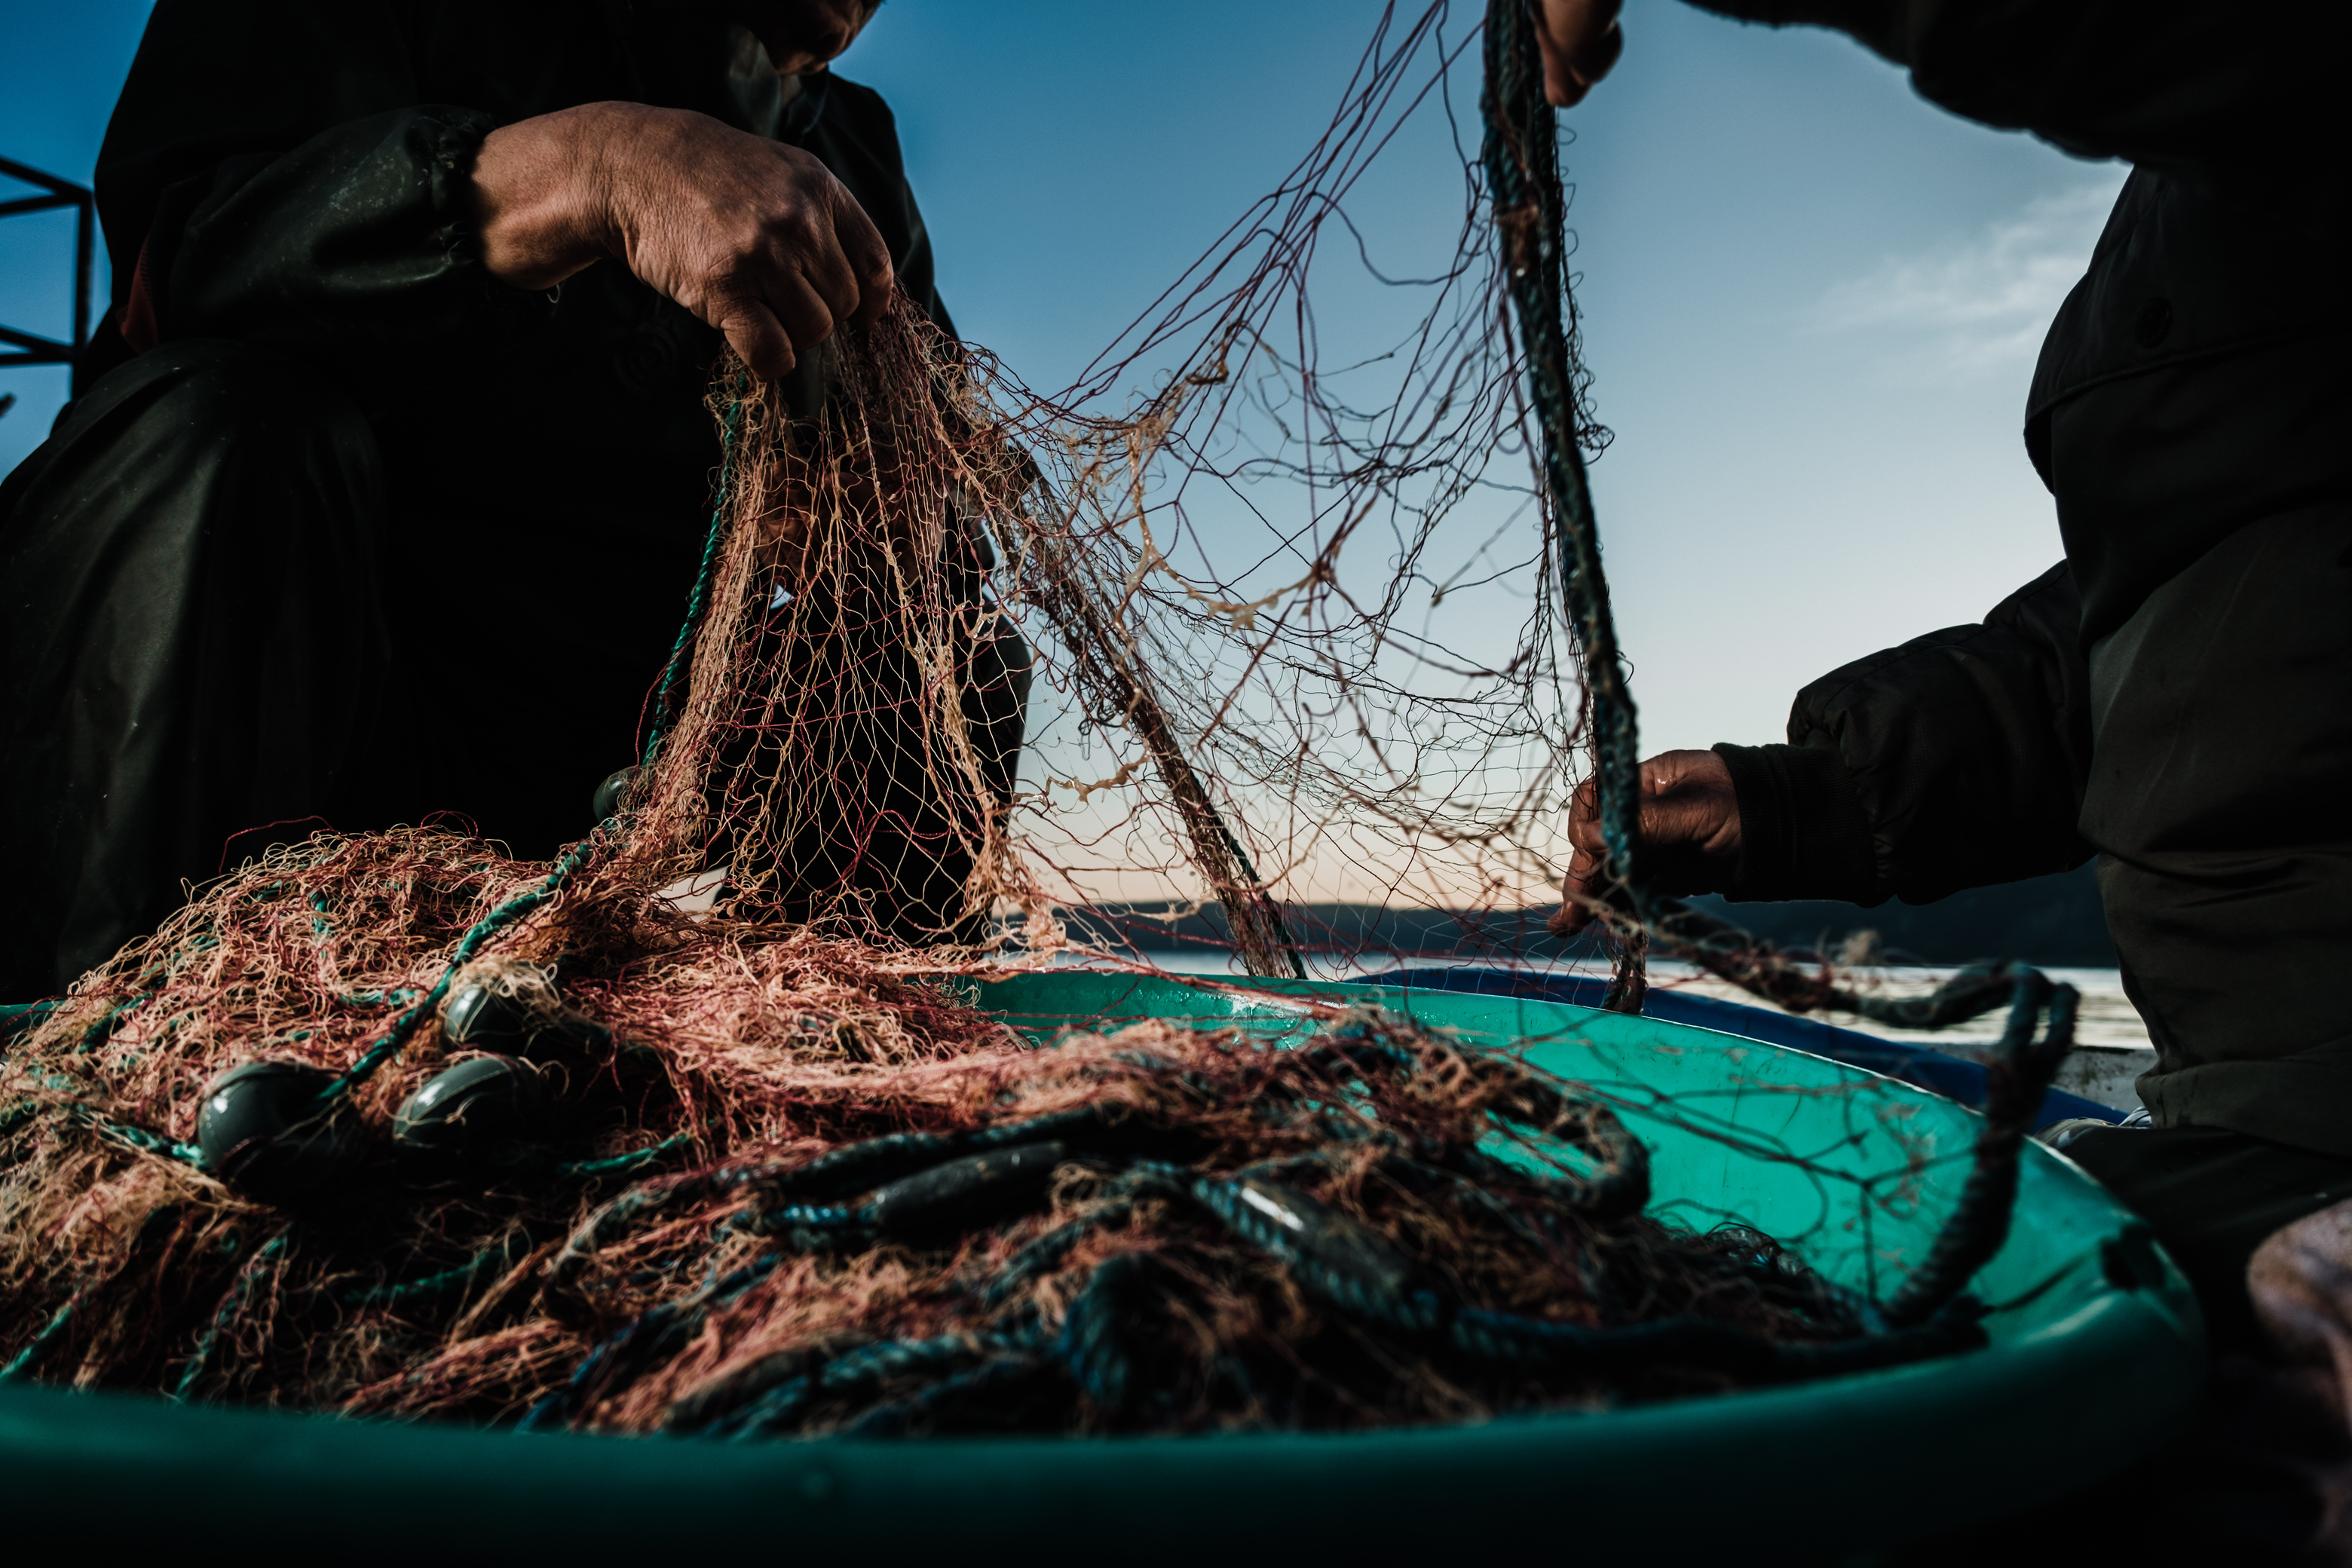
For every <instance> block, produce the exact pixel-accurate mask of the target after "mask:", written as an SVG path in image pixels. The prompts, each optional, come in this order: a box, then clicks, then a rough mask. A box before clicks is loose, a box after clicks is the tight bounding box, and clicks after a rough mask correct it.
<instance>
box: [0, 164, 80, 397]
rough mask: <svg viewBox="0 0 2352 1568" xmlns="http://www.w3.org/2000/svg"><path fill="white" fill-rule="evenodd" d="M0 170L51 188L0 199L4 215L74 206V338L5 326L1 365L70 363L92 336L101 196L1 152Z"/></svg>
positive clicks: (0, 343)
mask: <svg viewBox="0 0 2352 1568" xmlns="http://www.w3.org/2000/svg"><path fill="white" fill-rule="evenodd" d="M0 174H5V175H6V176H7V177H8V178H10V179H12V180H21V181H23V182H24V183H25V184H28V185H35V186H37V187H39V188H40V189H41V190H43V191H45V192H47V195H38V196H19V197H16V199H15V200H13V201H5V202H0V217H16V216H20V215H21V214H25V213H38V212H50V211H54V210H55V209H57V208H58V207H71V208H73V209H74V312H73V341H72V342H65V343H61V342H58V341H57V340H56V339H55V338H44V337H40V336H37V334H35V333H32V332H20V331H16V329H15V328H14V327H0V367H5V366H8V365H20V364H71V363H73V362H74V359H75V357H76V356H77V355H79V353H81V351H82V347H83V345H84V344H86V343H88V342H89V270H90V262H91V261H92V259H93V258H94V256H95V250H96V246H97V242H98V198H97V197H96V196H94V195H91V194H90V193H89V191H87V190H85V189H83V188H82V187H81V186H79V185H77V184H74V183H73V182H72V181H71V180H60V179H58V177H57V176H56V175H55V174H43V173H41V171H39V170H38V169H34V168H28V167H26V165H25V164H22V163H16V162H14V161H13V160H10V159H7V158H0ZM12 350H13V351H14V352H13V353H12V352H9V351H12Z"/></svg>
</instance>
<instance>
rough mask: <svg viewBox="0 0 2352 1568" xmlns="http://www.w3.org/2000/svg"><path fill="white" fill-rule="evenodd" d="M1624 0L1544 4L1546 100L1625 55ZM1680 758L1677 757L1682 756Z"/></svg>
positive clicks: (1540, 28) (1557, 99) (1587, 81)
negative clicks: (1619, 22) (1621, 21)
mask: <svg viewBox="0 0 2352 1568" xmlns="http://www.w3.org/2000/svg"><path fill="white" fill-rule="evenodd" d="M1623 4H1624V0H1542V4H1541V5H1538V7H1537V9H1536V42H1537V43H1538V44H1539V45H1541V46H1542V47H1543V63H1544V96H1545V97H1546V98H1548V99H1549V100H1551V101H1552V102H1553V103H1554V104H1557V105H1558V106H1559V107H1560V108H1562V109H1565V108H1567V107H1568V106H1569V105H1570V104H1571V103H1580V102H1582V101H1583V99H1584V95H1585V94H1586V93H1588V92H1591V90H1592V84H1593V83H1594V82H1597V81H1599V80H1600V79H1601V78H1602V77H1604V76H1607V75H1608V74H1609V68H1610V67H1612V66H1613V65H1615V64H1616V63H1617V57H1618V56H1619V55H1620V54H1621V53H1622V52H1623V51H1624V48H1625V34H1624V30H1623V29H1622V28H1621V27H1619V26H1618V25H1617V13H1618V11H1619V10H1620V9H1621V8H1622V5H1623ZM1677 754H1678V753H1677Z"/></svg>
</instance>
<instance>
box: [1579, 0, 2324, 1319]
mask: <svg viewBox="0 0 2352 1568" xmlns="http://www.w3.org/2000/svg"><path fill="white" fill-rule="evenodd" d="M1699 3H1701V4H1703V5H1704V6H1705V8H1706V9H1708V10H1713V11H1717V12H1720V13H1722V14H1725V15H1727V16H1737V17H1740V18H1743V19H1747V20H1752V21H1763V22H1769V23H1773V24H1776V25H1783V24H1790V23H1812V24H1819V25H1822V26H1832V27H1838V28H1841V29H1843V30H1844V31H1847V32H1849V33H1851V34H1853V36H1854V37H1856V38H1858V39H1860V40H1861V41H1862V42H1863V43H1864V44H1865V45H1867V46H1868V47H1871V48H1872V49H1874V50H1875V51H1876V52H1878V53H1879V54H1881V55H1883V56H1885V58H1888V59H1890V60H1893V61H1895V63H1896V64H1898V65H1902V66H1905V67H1907V68H1909V69H1910V71H1911V77H1912V81H1913V84H1914V85H1915V86H1916V88H1917V89H1918V91H1919V92H1920V94H1921V95H1922V96H1924V97H1926V98H1927V100H1929V101H1931V102H1934V103H1937V104H1939V105H1941V106H1943V107H1944V108H1947V109H1949V110H1953V111H1954V112H1956V113H1958V114H1962V115H1965V116H1967V117H1969V118H1970V119H1973V120H1977V121H1981V122H1983V123H1986V124H1989V125H1992V126H1996V127H1999V128H2001V129H2005V130H2027V131H2031V132H2034V133H2036V134H2038V135H2040V136H2042V137H2043V138H2045V139H2046V140H2048V141H2050V142H2053V143H2054V144H2056V145H2057V146H2059V147H2062V148H2063V149H2065V150H2066V151H2067V152H2069V153H2075V154H2077V155H2080V156H2093V157H2112V158H2121V159H2125V160H2126V161H2128V162H2129V163H2131V164H2132V166H2133V168H2132V173H2131V175H2130V177H2129V178H2128V179H2127V180H2126V183H2125V184H2124V188H2123V192H2122V195H2120V196H2119V197H2118V198H2117V200H2116V206H2115V212H2114V215H2113V216H2111V217H2110V218H2109V219H2108V222H2107V226H2106V231H2105V234H2104V235H2103V236H2102V237H2100V239H2099V242H2098V245H2097V247H2096V248H2095V251H2094V252H2093V255H2092V258H2091V266H2090V271H2089V273H2088V275H2087V276H2086V277H2084V279H2083V280H2082V281H2081V282H2080V283H2078V284H2077V285H2076V286H2075V288H2074V292H2073V293H2072V294H2071V295H2069V296H2068V298H2067V300H2066V302H2065V303H2064V305H2063V306H2062V307H2061V308H2060V310H2059V312H2058V317H2057V320H2056V321H2055V323H2054V324H2053V326H2052V327H2051V330H2050V335H2049V337H2048V339H2047V340H2046V342H2044V343H2043V345H2042V360H2041V363H2040V366H2039V367H2038V368H2037V370H2036V371H2035V373H2034V376H2033V383H2032V390H2031V391H2030V393H2029V395H2028V396H2027V400H2026V408H2025V448H2026V452H2027V455H2028V456H2029V457H2030V458H2031V459H2032V462H2033V465H2034V467H2035V468H2036V469H2038V470H2039V471H2040V473H2041V475H2042V479H2043V482H2044V483H2045V484H2047V485H2048V486H2049V488H2050V489H2051V492H2052V493H2053V495H2054V496H2055V498H2056V500H2057V514H2058V526H2059V531H2060V533H2061V535H2062V537H2063V541H2064V543H2065V552H2066V558H2065V559H2064V560H2063V562H2061V563H2059V564H2057V565H2056V566H2053V567H2052V568H2051V569H2050V570H2049V571H2048V572H2045V573H2043V574H2042V575H2041V576H2039V577H2037V578H2035V579H2034V580H2033V581H2032V582H2031V583H2029V584H2026V585H2025V586H2024V587H2022V588H2021V589H2019V590H2018V591H2017V592H2016V593H2015V594H2013V595H2011V596H2010V597H2008V598H2007V599H2005V600H2003V601H2002V602H2001V603H2000V605H1996V606H1995V607H1994V608H1993V609H1992V611H1991V612H1990V614H1988V615H1987V616H1985V619H1984V622H1983V624H1982V625H1979V626H1952V627H1948V628H1947V629H1945V630H1942V631H1937V632H1931V633H1929V634H1928V635H1927V636H1925V637H1919V638H1916V639H1915V640H1914V641H1911V642H1908V643H1906V644H1904V645H1903V646H1902V647H1895V648H1890V649H1887V650H1885V651H1884V652H1881V653H1874V654H1872V655H1871V656H1870V657H1868V658H1864V659H1861V660H1858V661H1857V662H1855V663H1853V664H1849V665H1847V666H1845V667H1844V668H1841V669H1837V670H1833V671H1832V672H1831V673H1830V674H1828V675H1826V676H1823V677H1822V679H1819V680H1817V681H1815V682H1814V683H1813V684H1811V685H1810V686H1808V687H1806V688H1805V689H1803V690H1802V691H1801V692H1800V693H1798V695H1797V699H1796V704H1795V707H1794V709H1793V710H1792V711H1791V713H1790V719H1789V731H1788V733H1789V741H1788V743H1787V744H1786V745H1768V746H1733V745H1718V746H1716V747H1714V748H1713V749H1712V750H1711V751H1704V752H1700V751H1675V752H1664V753H1663V754H1661V755H1659V756H1656V757H1653V758H1651V759H1650V760H1649V761H1648V762H1646V763H1643V765H1642V797H1643V804H1642V819H1641V822H1642V825H1641V832H1642V835H1643V840H1644V842H1645V843H1647V844H1650V845H1653V846H1657V847H1661V848H1664V849H1665V850H1666V851H1668V853H1667V854H1666V855H1665V856H1664V857H1663V858H1664V860H1665V861H1666V863H1668V864H1669V865H1670V866H1672V867H1674V868H1676V869H1677V871H1678V873H1679V875H1678V877H1677V882H1678V885H1676V886H1674V887H1671V888H1670V889H1668V890H1671V891H1679V892H1701V891H1714V892H1721V893H1724V894H1727V895H1728V896H1729V897H1731V898H1733V899H1735V900H1751V899H1836V900H1849V901H1851V902H1853V903H1858V904H1866V905H1867V904H1877V903H1880V902H1883V901H1884V900H1886V899H1888V898H1890V897H1899V898H1901V899H1903V900H1906V901H1908V902H1914V903H1916V902H1924V901H1926V900H1932V899H1940V898H1943V897H1945V896H1946V895H1948V894H1950V893H1953V892H1957V891H1958V890H1959V889H1963V888H1972V887H1980V886H1984V885H1986V884H1989V883H1994V882H2003V881H2011V880H2015V879H2021V878H2026V877H2033V876H2039V875H2042V874H2045V873H2049V872H2055V871H2063V870H2065V869H2068V868H2073V867H2075V866H2079V865H2081V864H2082V863H2083V862H2084V861H2085V860H2087V859H2089V858H2091V857H2092V856H2093V855H2096V856H2097V857H2098V859H2099V870H2098V876H2099V885H2100V891H2101V894H2102V897H2103V898H2104V900H2105V905H2106V911H2107V921H2108V924H2109V926H2110V927H2111V928H2112V930H2113V931H2114V933H2115V942H2116V952H2117V953H2118V955H2119V957H2120V960H2121V963H2122V970H2123V982H2124V987H2125V990H2126V993H2127V994H2129V995H2130V997H2131V999H2132V1001H2133V1003H2134V1004H2135V1005H2137V1007H2138V1009H2139V1011H2140V1015H2141V1016H2142V1017H2143V1018H2145V1019H2146V1020H2147V1027H2148V1034H2149V1037H2150V1038H2151V1040H2152V1041H2153V1042H2154V1044H2155V1046H2156V1050H2157V1065H2156V1068H2155V1069H2154V1070H2153V1071H2151V1072H2149V1073H2147V1075H2146V1076H2144V1077H2143V1078H2141V1079H2140V1080H2139V1089H2140V1094H2141V1096H2142V1098H2143V1100H2145V1102H2146V1104H2147V1110H2148V1112H2149V1114H2150V1117H2151V1118H2152V1120H2153V1126H2152V1127H2148V1128H2145V1129H2128V1128H2126V1129H2106V1128H2100V1129H2095V1130H2090V1131H2084V1132H2082V1133H2080V1134H2079V1135H2078V1136H2076V1137H2075V1138H2074V1140H2073V1141H2072V1142H2068V1143H2067V1144H2066V1145H2065V1149H2066V1152H2067V1153H2068V1154H2069V1155H2071V1156H2072V1157H2073V1158H2074V1159H2075V1160H2077V1161H2079V1162H2080V1163H2082V1164H2083V1165H2084V1167H2085V1168H2086V1169H2088V1170H2089V1171H2090V1172H2091V1173H2093V1174H2095V1175H2096V1176H2097V1177H2098V1178H2099V1179H2100V1180H2101V1181H2103V1182H2104V1183H2105V1184H2107V1186H2108V1187H2109V1188H2111V1189H2112V1190H2113V1191H2114V1192H2115V1193H2116V1195H2117V1196H2118V1197H2120V1198H2121V1199H2122V1200H2123V1201H2124V1202H2125V1203H2126V1204H2127V1205H2130V1206H2131V1207H2133V1208H2134V1209H2136V1210H2137V1212H2138V1213H2140V1214H2141V1215H2143V1216H2145V1217H2146V1218H2147V1220H2148V1221H2149V1222H2150V1223H2151V1224H2152V1225H2153V1226H2154V1227H2155V1228H2156V1230H2157V1231H2158V1234H2159V1236H2161V1237H2162V1238H2163V1239H2164V1241H2165V1242H2166V1244H2167V1246H2168V1248H2169V1249H2170V1251H2171V1252H2172V1255H2173V1257H2174V1258H2176V1259H2178V1260H2179V1262H2180V1263H2181V1265H2182V1266H2183V1268H2185V1270H2186V1271H2187V1272H2188V1273H2189V1276H2190V1277H2191V1279H2193V1280H2195V1281H2196V1283H2197V1285H2198V1287H2199V1290H2200V1296H2201V1298H2202V1300H2203V1302H2204V1304H2205V1307H2206V1311H2207V1317H2208V1320H2209V1325H2210V1328H2211V1330H2212V1331H2213V1333H2214V1337H2215V1340H2216V1342H2217V1343H2220V1344H2223V1345H2230V1344H2233V1343H2252V1336H2253V1335H2254V1334H2255V1328H2254V1324H2253V1321H2252V1314H2251V1310H2250V1309H2249V1306H2248V1302H2247V1297H2246V1289H2245V1265H2246V1260H2247V1258H2248V1256H2249V1255H2250V1254H2251V1253H2252V1250H2253V1248H2254V1247H2256V1246H2257V1245H2258V1244H2259V1243H2260V1242H2261V1241H2262V1240H2263V1237H2266V1236H2268V1235H2269V1234H2271V1233H2272V1232H2273V1231H2275V1230H2276V1229H2278V1228H2279V1227H2280V1226H2284V1225H2285V1224H2287V1223H2288V1222H2290V1221H2292V1220H2294V1219H2296V1218H2297V1217H2299V1216H2301V1215H2305V1214H2309V1213H2312V1212H2314V1211H2315V1210H2318V1209H2321V1208H2324V1207H2326V1206H2328V1205H2332V1204H2334V1203H2336V1202H2337V1201H2338V1200H2340V1199H2343V1198H2346V1197H2347V1196H2352V984H2346V976H2347V973H2352V837H2347V829H2346V826H2345V822H2346V810H2345V807H2346V804H2347V802H2352V505H2347V499H2352V496H2347V492H2352V381H2347V377H2346V376H2345V374H2344V373H2343V368H2342V360H2343V353H2344V348H2345V339H2344V336H2343V333H2344V330H2345V323H2346V313H2345V296H2344V277H2345V270H2344V258H2345V256H2346V255H2347V241H2348V240H2352V164H2347V162H2346V161H2345V159H2344V157H2343V153H2344V150H2345V142H2346V139H2347V138H2346V132H2345V129H2344V126H2345V121H2344V117H2343V115H2342V113H2341V104H2342V100H2341V98H2340V97H2339V94H2340V93H2341V91H2342V88H2341V85H2340V82H2339V81H2338V79H2337V76H2338V72H2339V68H2340V63H2341V62H2342V61H2343V60H2344V59H2345V58H2347V47H2346V46H2347V44H2352V7H2347V6H2345V5H2340V4H2335V3H2332V0H2275V3H2272V4H2264V5H2250V6H2234V5H2213V4H2188V3H2172V4H2161V5H2110V4H2104V3H2101V0H2005V3H2003V4H1999V5H1994V4H1990V3H1985V0H1699ZM1618 8H1619V7H1618V4H1617V0H1543V6H1542V34H1543V44H1544V48H1545V65H1546V88H1547V90H1548V92H1549V96H1550V98H1551V100H1552V101H1553V102H1555V103H1559V104H1567V103H1572V102H1575V101H1576V100H1579V99H1580V98H1581V97H1582V96H1583V95H1584V93H1585V92H1586V91H1587V90H1588V89H1590V88H1591V86H1592V84H1593V83H1594V82H1596V81H1598V80H1599V79H1600V78H1601V76H1602V75H1604V74H1605V73H1606V72H1607V71H1608V69H1609V68H1610V67H1611V65H1612V64H1613V63H1614V61H1615V60H1616V58H1617V56H1618V52H1619V50H1620V49H1621V48H1622V31H1621V29H1620V27H1619V26H1618V22H1617V11H1618ZM1570 838H1571V841H1572V845H1573V858H1572V860H1571V862H1570V868H1569V871H1568V874H1567V879H1566V886H1565V889H1564V899H1563V904H1562V908H1561V910H1560V912H1559V916H1557V917H1556V918H1555V922H1554V924H1555V929H1556V930H1557V931H1560V932H1562V933H1563V934H1565V933H1567V932H1569V931H1575V930H1577V929H1578V928H1580V926H1582V925H1583V924H1584V923H1585V922H1586V921H1588V920H1589V919H1590V918H1591V911H1590V908H1589V906H1588V904H1587V902H1586V900H1591V899H1592V898H1593V897H1595V896H1597V895H1599V894H1601V892H1602V891H1603V889H1602V887H1601V874H1600V860H1599V856H1600V852H1601V838H1600V835H1599V832H1598V829H1597V827H1596V825H1595V823H1594V821H1593V816H1592V803H1591V796H1590V795H1589V794H1588V795H1585V796H1582V797H1580V799H1579V801H1578V802H1577V803H1576V805H1575V807H1574V808H1573V809H1572V811H1571V814H1570ZM2339 965H2340V966H2342V967H2339Z"/></svg>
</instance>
